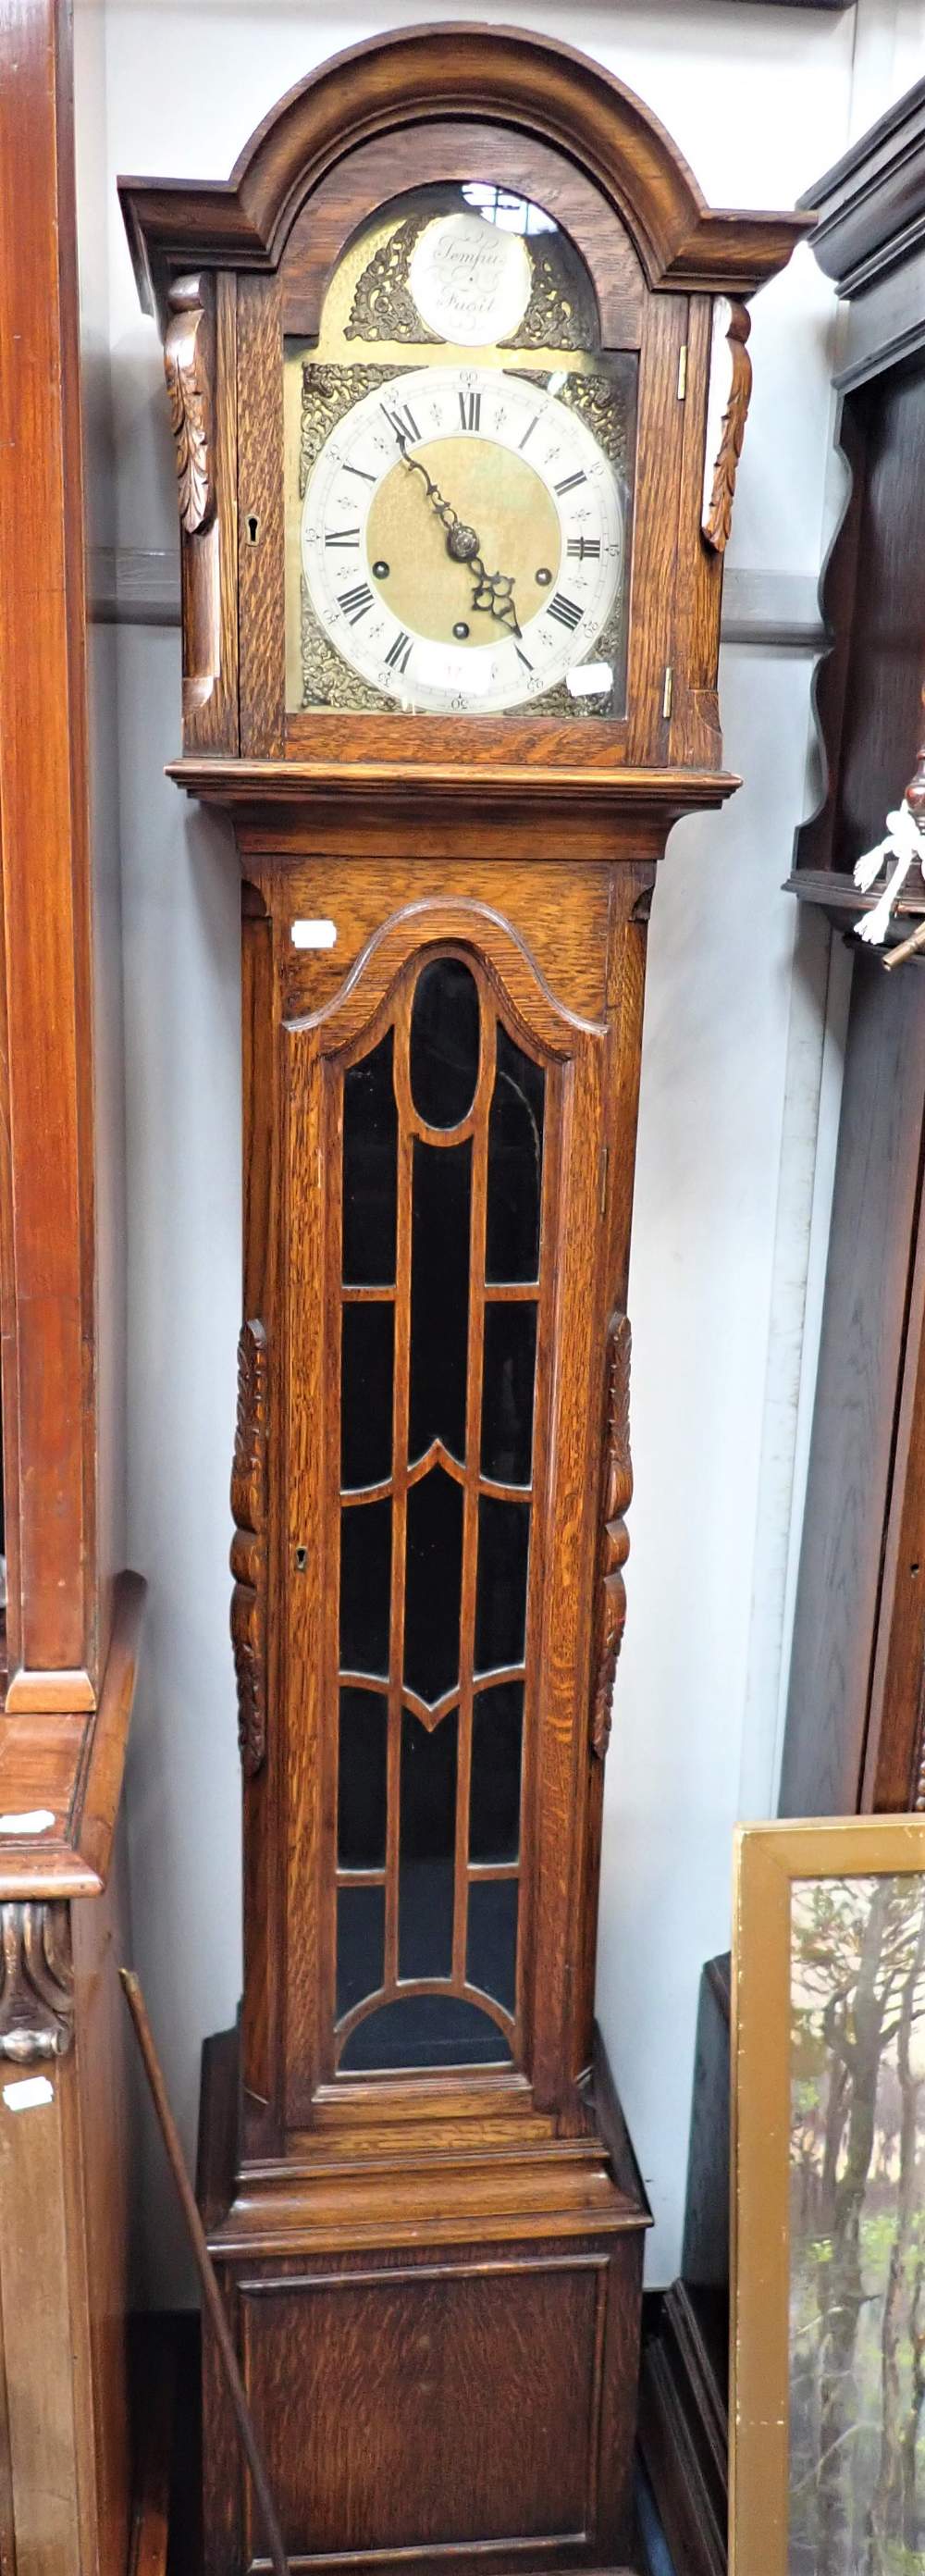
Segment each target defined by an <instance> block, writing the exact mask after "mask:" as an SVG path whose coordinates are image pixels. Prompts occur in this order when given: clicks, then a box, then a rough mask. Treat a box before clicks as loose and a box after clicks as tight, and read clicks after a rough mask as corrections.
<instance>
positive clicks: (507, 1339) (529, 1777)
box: [282, 901, 608, 2127]
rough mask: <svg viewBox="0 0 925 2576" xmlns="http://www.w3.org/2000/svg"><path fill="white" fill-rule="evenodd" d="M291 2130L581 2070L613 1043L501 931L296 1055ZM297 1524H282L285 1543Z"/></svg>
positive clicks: (403, 935) (474, 938)
mask: <svg viewBox="0 0 925 2576" xmlns="http://www.w3.org/2000/svg"><path fill="white" fill-rule="evenodd" d="M284 1043H285V1049H286V1057H287V1076H288V1078H287V1082H286V1098H287V1117H288V1156H287V1187H288V1194H289V1208H288V1219H287V1238H286V1239H287V1240H288V1243H289V1247H290V1261H289V1270H288V1279H287V1285H286V1324H285V1334H286V1348H285V1352H284V1355H283V1356H284V1367H285V1369H286V1372H287V1403H286V1407H285V1414H286V1419H287V1422H288V1455H287V1456H286V1458H285V1461H284V1496H285V1501H284V1508H285V1509H286V1510H287V1512H288V1538H287V1546H286V1573H285V1619H284V1660H285V1665H286V1676H285V1685H284V1687H285V1711H286V1731H287V1741H286V1758H285V1771H284V1777H285V1783H286V1786H285V1791H284V1795H285V1796H286V1800H287V1810H288V1812H287V1828H288V1831H287V1845H286V1866H287V1869H288V1874H289V1888H288V1902H287V1909H286V1911H287V1921H288V1926H289V1929H288V1945H289V1946H288V1957H287V1959H286V1962H285V1966H284V1975H283V1980H282V1990H283V1993H282V2013H283V2020H284V2029H283V2033H282V2038H283V2055H284V2068H285V2084H284V2100H285V2116H286V2124H287V2126H290V2127H299V2126H304V2125H307V2124H309V2123H310V2121H311V2116H312V2110H311V2106H312V2102H313V2099H314V2098H316V2096H317V2093H318V2090H319V2088H324V2089H325V2091H329V2090H330V2089H332V2088H333V2090H334V2092H335V2093H338V2092H339V2093H340V2094H341V2095H342V2096H343V2097H345V2098H346V2095H347V2091H348V2088H349V2094H350V2096H351V2097H352V2098H353V2099H354V2101H355V2099H356V2088H357V2086H358V2085H360V2087H361V2088H362V2087H368V2088H370V2089H373V2090H375V2089H376V2088H377V2087H381V2085H382V2084H383V2082H385V2081H389V2082H390V2083H391V2084H392V2085H394V2084H395V2083H396V2082H399V2083H400V2084H401V2086H402V2087H403V2088H409V2087H410V2088H412V2089H413V2090H418V2089H419V2087H420V2082H421V2079H422V2078H423V2079H426V2082H427V2085H428V2089H432V2085H433V2079H434V2077H435V2075H436V2076H447V2075H448V2076H450V2077H451V2078H453V2079H454V2080H458V2071H459V2070H468V2071H469V2074H470V2076H471V2075H472V2074H474V2073H476V2072H477V2073H478V2074H479V2076H480V2079H481V2080H482V2082H486V2081H487V2082H488V2083H489V2085H497V2086H498V2087H500V2088H502V2089H504V2088H507V2087H509V2085H510V2084H511V2082H512V2081H513V2082H515V2083H517V2084H519V2085H522V2084H523V2083H524V2081H531V2080H533V2079H534V2076H535V2073H536V2074H540V2075H541V2082H540V2084H539V2087H538V2089H539V2091H540V2092H541V2093H542V2096H543V2098H544V2100H545V2101H546V2102H547V2103H550V2102H552V2101H553V2100H554V2099H556V2098H561V2094H562V2090H563V2088H564V2085H565V2081H566V2072H567V2068H568V2066H569V2064H570V2057H569V2044H570V2032H569V2015H570V2012H571V2011H572V2009H573V1997H572V1990H571V1988H572V1975H571V1965H570V1962H571V1958H572V1954H573V1952H574V1949H575V1944H576V1940H577V1930H576V1928H575V1927H574V1925H573V1912H574V1910H575V1907H576V1904H577V1896H576V1892H575V1889H574V1885H573V1880H574V1870H575V1854H576V1849H577V1848H578V1847H579V1843H580V1817H579V1814H578V1809H579V1806H580V1803H581V1801H582V1799H583V1798H584V1796H585V1794H586V1782H587V1752H586V1746H587V1726H588V1695H589V1682H588V1667H589V1638H588V1629H589V1603H590V1588H591V1580H592V1564H593V1548H594V1534H595V1524H596V1517H597V1508H596V1507H597V1484H598V1477H597V1446H598V1441H599V1432H600V1411H601V1403H600V1392H601V1390H600V1375H601V1371H600V1366H599V1365H598V1360H597V1354H598V1353H599V1352H600V1350H601V1347H602V1298H603V1281H602V1279H601V1277H600V1270H601V1261H600V1247H601V1216H600V1208H601V1182H602V1170H603V1154H602V1145H603V1133H602V1117H603V1097H604V1089H605V1069H606V1061H607V1049H608V1041H607V1035H606V1032H605V1030H604V1029H603V1028H601V1027H598V1026H596V1025H589V1024H587V1023H584V1022H582V1021H580V1020H578V1019H576V1018H575V1017H574V1016H573V1015H572V1014H571V1013H569V1012H568V1011H566V1010H564V1009H562V1008H561V1007H560V1006H559V1005H558V1004H557V1003H556V1002H555V1001H554V999H553V997H552V996H551V995H550V993H549V991H548V988H547V987H546V986H545V984H544V983H543V981H542V979H541V977H540V976H539V974H538V972H537V970H536V969H535V967H534V966H533V964H532V962H531V960H530V958H529V955H528V953H527V951H526V949H525V947H524V945H523V944H522V942H521V941H520V939H519V938H518V937H517V936H516V934H515V933H514V932H513V931H512V930H511V929H510V928H509V927H508V926H507V925H506V924H505V923H504V922H503V921H502V920H501V919H500V917H499V916H498V915H497V914H495V913H493V912H492V911H490V910H489V909H488V907H487V906H483V905H479V904H475V903H458V902H453V901H443V902H429V903H425V904H422V905H413V906H409V907H408V908H407V910H405V911H403V912H401V913H399V914H398V915H396V916H395V917H393V919H392V920H390V921H389V922H388V923H386V925H385V926H384V928H383V929H382V930H381V931H380V932H379V933H378V934H377V935H376V936H375V937H374V938H373V939H372V940H371V941H370V942H369V944H368V946H367V948H366V950H365V951H364V953H363V955H362V956H361V957H360V959H359V961H358V963H357V965H356V966H355V968H354V969H353V972H352V973H351V975H350V976H349V977H348V979H347V981H346V983H345V984H344V986H343V987H342V988H341V991H340V993H339V995H338V996H337V998H336V999H335V1001H334V1002H333V1003H332V1004H330V1005H329V1006H328V1007H327V1008H326V1009H325V1010H323V1011H322V1012H320V1013H319V1014H318V1015H317V1016H315V1017H313V1018H311V1019H307V1020H303V1021H300V1022H298V1023H293V1024H290V1025H288V1026H287V1028H286V1030H285V1035H284ZM284 1526H285V1524H284Z"/></svg>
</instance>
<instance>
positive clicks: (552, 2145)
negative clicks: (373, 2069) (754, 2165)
mask: <svg viewBox="0 0 925 2576" xmlns="http://www.w3.org/2000/svg"><path fill="white" fill-rule="evenodd" d="M237 2096H238V2068H237V2040H236V2035H235V2034H233V2033H228V2034H224V2035H222V2037H220V2038H218V2039H216V2040H212V2041H209V2042H208V2043H207V2045H206V2050H205V2058H204V2079H203V2096H202V2111H201V2125H200V2199H201V2202H202V2205H203V2210H204V2215H205V2219H206V2224H207V2227H208V2230H209V2241H210V2246H211V2251H212V2255H213V2259H214V2260H215V2263H216V2265H217V2268H218V2271H219V2276H220V2279H221V2283H222V2288H223V2292H224V2295H225V2298H226V2301H227V2304H228V2309H229V2315H230V2318H231V2321H232V2326H233V2330H234V2332H235V2336H236V2341H237V2344H238V2350H239V2354H240V2358H241V2363H242V2368H243V2372H244V2378H245V2383H246V2386H247V2390H248V2396H249V2399H250V2402H251V2405H252V2407H253V2410H254V2416H255V2420H256V2422H257V2425H258V2428H259V2431H260V2435H261V2438H262V2440H263V2442H264V2445H265V2447H266V2451H267V2454H268V2459H269V2466H270V2474H271V2478H272V2481H273V2487H274V2492H275V2496H276V2502H277V2508H278V2511H279V2514H280V2519H281V2523H282V2528H283V2535H284V2538H285V2541H286V2546H287V2550H288V2553H289V2556H290V2559H291V2560H292V2561H293V2562H294V2563H295V2564H296V2565H297V2566H298V2567H299V2568H300V2569H305V2570H306V2571H307V2570H309V2569H315V2568H317V2569H318V2570H319V2571H320V2570H323V2569H327V2568H329V2567H333V2565H334V2563H335V2562H336V2563H337V2566H338V2568H340V2569H350V2570H351V2571H353V2570H356V2576H359V2571H360V2570H361V2569H362V2568H364V2567H366V2566H370V2567H372V2566H373V2565H374V2566H375V2567H376V2568H377V2569H389V2568H391V2567H392V2566H393V2565H394V2566H395V2567H396V2568H397V2567H398V2566H399V2564H401V2565H402V2566H405V2565H406V2563H407V2561H408V2559H409V2558H410V2559H412V2560H413V2561H414V2563H415V2564H416V2565H417V2566H418V2567H420V2568H422V2569H424V2568H427V2567H429V2566H430V2563H431V2559H432V2560H433V2563H434V2566H435V2567H436V2566H437V2564H438V2563H439V2564H441V2565H445V2564H446V2561H447V2558H448V2557H449V2556H452V2560H453V2564H454V2567H457V2568H459V2569H462V2568H463V2567H465V2565H466V2564H467V2563H469V2562H470V2561H471V2562H475V2561H477V2562H478V2566H479V2568H480V2570H482V2571H498V2576H500V2571H502V2570H504V2569H506V2568H508V2567H510V2566H512V2565H513V2564H515V2563H516V2565H517V2567H518V2568H523V2569H524V2570H526V2571H529V2570H533V2569H536V2570H539V2569H541V2568H542V2569H550V2570H556V2569H566V2568H569V2569H570V2568H576V2569H577V2568H579V2567H580V2568H584V2569H587V2570H589V2571H590V2570H595V2571H597V2570H605V2569H606V2570H611V2571H614V2572H615V2576H616V2571H622V2570H623V2569H624V2568H625V2567H626V2565H627V2562H628V2561H629V2559H630V2557H631V2551H632V2505H631V2482H632V2456H633V2441H634V2432H635V2417H636V2388H637V2377H638V2366H639V2327H640V2307H641V2289H642V2252H643V2241H644V2231H645V2228H646V2226H647V2225H648V2215H649V2214H648V2210H647V2208H646V2204H645V2199H644V2195H643V2192H642V2187H641V2184H640V2182H639V2178H638V2174H637V2172H636V2169H635V2165H634V2162H633V2158H632V2153H631V2150H630V2149H629V2145H628V2141H627V2139H626V2133H625V2130H624V2128H623V2124H622V2119H621V2116H620V2113H619V2109H618V2107H617V2104H616V2100H615V2096H614V2094H613V2089H612V2086H611V2084H610V2079H609V2074H608V2071H607V2068H606V2063H605V2061H604V2059H603V2055H602V2054H601V2056H600V2057H599V2060H598V2064H597V2067H596V2072H595V2080H594V2085H593V2087H589V2092H588V2100H587V2105H586V2108H587V2120H586V2123H585V2124H584V2126H583V2133H582V2134H581V2135H579V2136H570V2137H557V2136H556V2135H555V2124H554V2123H553V2122H552V2121H545V2120H543V2119H542V2118H541V2117H539V2116H538V2115H537V2114H535V2113H534V2112H533V2111H532V2110H531V2109H530V2107H529V2100H528V2098H527V2099H526V2100H525V2101H524V2103H523V2109H522V2111H517V2110H515V2112H514V2114H513V2115H510V2114H509V2115H507V2116H506V2117H505V2118H504V2119H503V2120H501V2121H500V2122H499V2121H498V2119H497V2115H496V2116H495V2117H494V2118H493V2119H492V2120H490V2121H489V2120H486V2121H484V2122H476V2121H474V2120H472V2119H468V2120H465V2121H456V2122H455V2123H449V2122H443V2123H440V2122H438V2121H437V2120H436V2119H435V2120H434V2122H433V2123H430V2122H428V2123H427V2124H426V2131H427V2133H429V2135H428V2134H425V2133H424V2131H423V2129H422V2133H421V2136H420V2142H419V2147H418V2151H417V2153H416V2154H411V2153H410V2152H409V2146H408V2124H407V2123H406V2122H401V2123H400V2124H398V2128H397V2133H396V2138H395V2141H394V2143H393V2144H392V2145H391V2146H390V2145H389V2142H388V2138H387V2136H386V2135H385V2134H384V2132H383V2130H382V2129H377V2130H375V2131H372V2132H371V2133H370V2135H369V2138H368V2143H367V2146H366V2149H365V2152H358V2149H357V2144H356V2133H355V2132H352V2133H351V2139H350V2148H349V2151H346V2150H345V2148H344V2147H343V2146H341V2145H339V2144H338V2141H337V2136H336V2133H335V2132H332V2131H331V2130H330V2129H328V2130H319V2132H318V2133H313V2134H312V2135H311V2136H308V2135H304V2136H302V2137H300V2138H299V2139H298V2140H290V2153H289V2155H288V2156H286V2157H285V2158H284V2157H282V2156H281V2157H279V2158H278V2159H273V2160H270V2159H267V2160H263V2161H261V2162H260V2163H259V2164H257V2163H248V2162H247V2161H244V2162H242V2163H241V2164H240V2165H238V2164H237V2156H236V2128H237V2117H236V2112H237ZM418 2127H419V2129H421V2128H422V2124H420V2123H418ZM451 2128H452V2129H453V2132H454V2134H453V2135H452V2136H450V2134H449V2131H450V2129H451ZM467 2132H468V2136H467V2135H466V2133H467ZM236 2165H237V2170H236V2169H235V2168H236ZM203 2370H204V2443H203V2453H204V2462H205V2470H204V2502H205V2567H206V2570H207V2576H231V2571H232V2570H234V2571H235V2576H245V2571H251V2570H256V2569H257V2568H258V2567H260V2566H261V2565H262V2564H263V2563H265V2555H266V2553H265V2547H264V2545H263V2543H262V2540H261V2536H260V2534H259V2531H256V2530H255V2529H254V2525H253V2511H252V2503H251V2499H250V2494H249V2491H248V2489H247V2482H246V2479H245V2476H244V2472H243V2468H242V2464H241V2461H240V2457H239V2453H238V2448H237V2445H236V2440H235V2435H234V2428H233V2424H232V2422H231V2419H230V2416H229V2412H228V2407H227V2401H226V2399H225V2396H224V2392H223V2389H222V2387H221V2384H220V2379H219V2374H218V2370H217V2366H216V2358H215V2354H214V2351H213V2350H211V2349H210V2344H209V2339H208V2336H206V2340H205V2344H204V2362H203Z"/></svg>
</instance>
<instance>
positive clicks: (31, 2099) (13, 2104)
mask: <svg viewBox="0 0 925 2576" xmlns="http://www.w3.org/2000/svg"><path fill="white" fill-rule="evenodd" d="M54 2098H55V2088H54V2085H53V2084H50V2083H49V2081H48V2077H47V2075H20V2076H17V2078H16V2081H15V2082H14V2083H13V2084H5V2085H4V2087H3V2099H4V2101H5V2103H6V2107H7V2110H8V2111H37V2110H38V2109H39V2106H40V2104H41V2103H43V2102H53V2101H54Z"/></svg>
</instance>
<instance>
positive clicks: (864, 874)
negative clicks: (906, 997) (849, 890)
mask: <svg viewBox="0 0 925 2576" xmlns="http://www.w3.org/2000/svg"><path fill="white" fill-rule="evenodd" d="M886 821H887V829H886V834H885V837H884V839H883V840H882V841H878V842H877V844H876V847H875V848H874V849H872V850H865V852H864V855H863V858H860V859H857V860H856V861H855V867H854V882H855V885H856V886H857V888H858V891H859V893H861V894H869V892H870V889H871V886H872V885H873V884H874V883H875V880H876V878H877V877H878V876H879V874H880V870H881V868H882V866H883V863H884V860H885V859H890V858H892V859H895V861H896V865H895V867H894V869H893V871H892V875H891V876H890V877H889V878H888V880H887V883H886V886H885V887H884V891H883V893H882V895H881V897H880V901H879V903H875V905H874V908H873V911H872V912H867V913H864V914H862V917H861V920H860V921H856V922H855V925H854V926H855V930H856V931H857V935H858V938H859V939H863V940H866V942H867V945H868V947H869V948H879V946H880V944H881V941H882V940H884V939H885V938H886V934H887V930H888V927H889V921H890V914H891V913H892V910H893V906H894V904H895V903H897V902H898V900H899V896H900V894H901V892H902V889H903V886H904V885H905V882H906V878H907V876H908V874H909V870H910V868H911V867H914V866H915V863H916V861H918V864H919V866H920V868H921V870H922V874H923V877H925V833H923V832H921V831H920V829H919V825H918V823H917V822H916V818H915V815H914V814H913V812H912V809H911V807H910V806H909V805H908V804H907V802H906V798H905V797H903V801H902V804H901V805H898V806H897V807H896V808H895V811H894V812H893V813H892V814H888V815H887V818H886Z"/></svg>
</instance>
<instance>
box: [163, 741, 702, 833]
mask: <svg viewBox="0 0 925 2576" xmlns="http://www.w3.org/2000/svg"><path fill="white" fill-rule="evenodd" d="M165 774H166V776H167V777H168V778H172V779H173V780H174V783H175V785H176V786H177V787H182V788H183V789H184V790H185V792H186V794H187V795H188V796H195V797H196V798H198V800H199V801H200V803H202V804H212V805H222V806H225V807H228V808H239V807H241V806H248V805H249V806H260V807H264V808H266V807H268V806H271V805H292V804H299V803H301V804H305V803H309V802H310V801H311V799H312V798H313V797H315V796H331V795H332V794H336V795H337V797H338V798H340V799H342V798H344V797H347V796H369V797H382V796H383V795H388V794H389V793H393V794H394V795H396V796H404V797H412V798H414V799H415V800H417V799H418V798H419V797H420V796H421V794H422V792H423V791H424V790H425V789H431V790H438V791H439V790H440V789H444V790H446V791H447V792H449V793H452V795H453V796H454V797H465V798H466V799H467V801H468V802H470V803H471V804H473V805H477V804H479V803H489V804H492V805H497V804H498V803H499V802H501V803H505V804H507V803H521V804H523V805H529V804H530V803H531V802H533V801H535V800H541V801H542V803H543V804H544V805H546V804H548V803H549V802H550V800H554V801H556V800H563V801H564V800H566V799H568V798H569V797H579V798H580V799H581V801H582V803H583V804H587V802H588V800H589V799H590V800H591V801H592V802H593V803H595V804H610V805H613V806H614V807H615V808H617V807H625V806H627V805H632V806H635V807H638V808H639V809H640V811H646V810H650V811H652V812H653V813H655V812H657V813H658V814H660V815H662V816H664V814H665V813H666V812H668V813H671V814H672V815H673V816H675V817H678V818H679V817H680V816H681V815H682V814H686V813H689V812H690V813H693V812H696V811H699V810H700V809H701V808H703V807H711V806H718V805H722V804H723V803H724V802H725V799H726V797H727V796H732V795H734V793H735V790H736V788H737V787H740V786H741V784H742V782H741V779H740V778H739V777H737V775H736V773H735V771H733V770H726V769H722V770H716V769H702V770H698V769H630V768H627V767H622V768H621V767H619V766H617V765H616V764H615V765H614V767H613V768H611V769H607V770H603V769H596V770H593V769H584V768H581V767H576V768H553V767H551V766H544V767H540V766H539V765H537V766H536V767H527V766H526V765H524V766H523V767H512V766H510V765H509V764H508V763H499V765H498V766H497V767H493V766H492V765H491V764H489V763H486V765H485V767H484V768H483V769H481V770H479V771H477V772H474V771H473V770H472V768H471V767H469V766H467V767H463V766H457V765H456V764H455V763H452V762H420V763H418V764H417V765H416V766H415V768H414V769H413V770H411V769H409V768H408V767H406V766H405V765H404V764H403V763H399V762H397V761H339V762H338V761H309V760H287V761H276V760H233V759H229V758H227V757H224V756H222V755H221V754H218V753H216V754H215V755H214V756H212V757H211V758H205V759H192V758H187V759H184V760H173V761H169V762H168V764H167V769H166V773H165Z"/></svg>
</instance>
